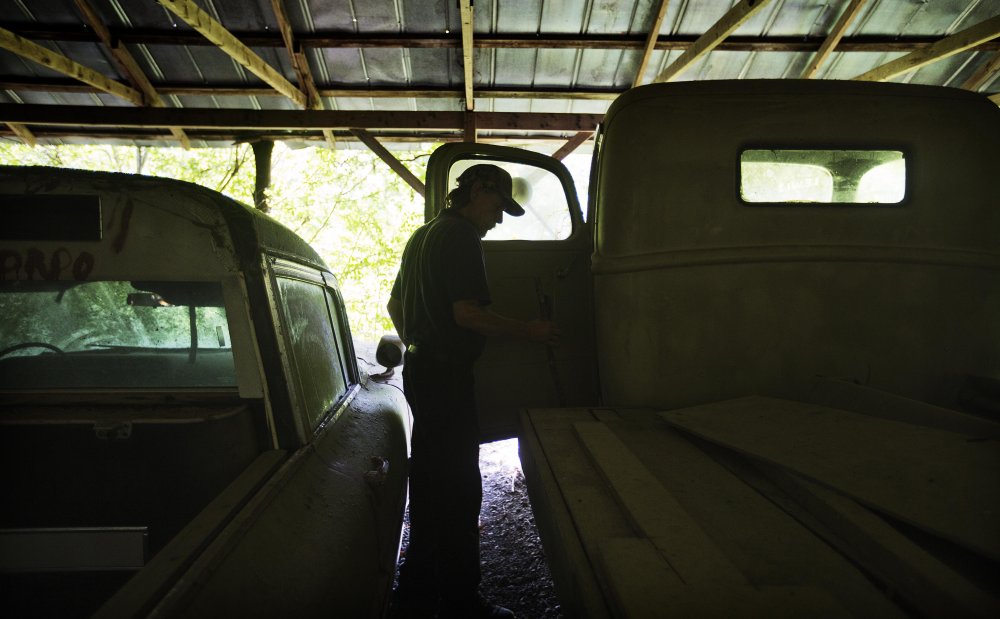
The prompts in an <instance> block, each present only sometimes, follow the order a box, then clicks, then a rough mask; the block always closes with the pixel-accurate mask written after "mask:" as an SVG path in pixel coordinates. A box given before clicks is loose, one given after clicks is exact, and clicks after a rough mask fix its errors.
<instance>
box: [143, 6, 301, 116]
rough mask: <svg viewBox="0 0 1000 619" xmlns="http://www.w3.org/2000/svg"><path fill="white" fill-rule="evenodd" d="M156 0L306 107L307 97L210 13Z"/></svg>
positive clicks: (258, 75) (254, 72)
mask: <svg viewBox="0 0 1000 619" xmlns="http://www.w3.org/2000/svg"><path fill="white" fill-rule="evenodd" d="M157 1H158V2H159V3H160V4H162V5H163V6H165V7H166V8H168V9H170V11H171V12H172V13H173V14H174V15H176V16H177V17H179V18H180V19H182V20H183V21H184V22H185V23H187V25H189V26H191V27H192V28H194V29H195V30H197V31H198V32H200V33H201V34H202V35H203V36H204V37H205V38H206V39H208V40H209V41H211V42H212V43H215V44H216V45H217V46H218V47H219V49H221V50H222V51H223V52H225V53H226V54H228V55H229V56H230V57H231V58H232V59H233V60H235V61H236V62H238V63H240V64H241V65H243V66H244V67H245V68H246V69H247V70H248V71H250V72H251V73H253V74H254V75H256V76H257V77H259V78H260V79H262V80H264V82H265V83H267V84H268V85H269V86H271V88H274V89H275V90H277V91H278V92H280V93H281V94H283V95H285V96H286V97H288V98H289V99H291V100H292V101H294V102H296V103H297V104H299V105H301V106H302V107H305V106H306V102H307V97H306V95H305V93H303V92H302V91H301V90H299V89H298V88H296V87H295V85H294V84H292V83H291V82H289V81H288V80H286V79H285V78H284V77H283V76H282V75H281V74H280V73H278V72H277V71H276V70H275V69H274V67H272V66H271V65H269V64H267V63H266V62H265V61H264V59H263V58H261V57H260V56H258V55H257V54H256V53H254V51H253V50H252V49H250V48H249V47H247V46H246V45H244V44H243V43H242V42H241V41H240V40H239V39H237V38H236V37H235V36H234V35H233V34H232V33H231V32H229V31H228V30H226V28H225V27H224V26H223V25H222V24H220V23H219V22H217V21H215V19H214V18H212V16H211V15H209V14H208V13H206V12H205V11H203V10H202V9H201V7H199V6H198V5H196V4H195V3H194V2H192V0H157Z"/></svg>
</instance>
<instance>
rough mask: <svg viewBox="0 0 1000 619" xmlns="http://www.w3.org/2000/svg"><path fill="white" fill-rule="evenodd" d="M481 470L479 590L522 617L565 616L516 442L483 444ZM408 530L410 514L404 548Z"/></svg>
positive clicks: (404, 536) (528, 618) (480, 455)
mask: <svg viewBox="0 0 1000 619" xmlns="http://www.w3.org/2000/svg"><path fill="white" fill-rule="evenodd" d="M479 469H480V471H481V473H482V475H483V508H482V512H481V514H480V517H479V525H480V553H481V559H482V564H483V581H482V585H481V586H480V591H481V592H482V594H483V595H484V596H485V597H486V598H487V599H489V600H491V601H493V602H494V603H495V604H500V605H501V606H505V607H507V608H509V609H511V610H512V611H514V613H515V614H516V615H517V617H518V619H541V618H558V617H562V616H563V615H562V613H561V612H560V607H559V600H558V599H557V598H556V594H555V589H554V587H553V584H552V575H551V574H550V573H549V566H548V563H546V561H545V555H544V554H543V553H542V542H541V540H540V539H539V537H538V529H537V527H536V526H535V518H534V515H533V514H532V513H531V504H530V503H529V501H528V491H527V488H526V487H525V485H524V473H523V472H522V471H521V467H520V463H519V462H518V461H517V440H516V439H514V440H510V441H500V442H497V443H490V444H488V445H483V446H482V447H481V448H480V450H479ZM408 529H409V518H408V517H407V520H406V522H405V523H404V529H403V548H404V549H405V547H406V542H407V541H408Z"/></svg>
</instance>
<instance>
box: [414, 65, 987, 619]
mask: <svg viewBox="0 0 1000 619" xmlns="http://www.w3.org/2000/svg"><path fill="white" fill-rule="evenodd" d="M998 143H1000V111H998V109H997V107H996V105H994V104H993V103H991V102H990V101H988V100H987V99H985V98H984V97H981V96H979V95H976V94H973V93H969V92H964V91H958V90H954V89H947V88H938V87H923V86H916V85H904V84H880V83H861V82H813V81H797V80H780V81H779V80H775V81H756V80H740V81H719V82H693V83H676V84H655V85H650V86H643V87H640V88H636V89H633V90H630V91H628V92H627V93H625V94H624V95H622V96H621V97H619V98H618V99H617V100H616V101H615V102H614V103H613V105H612V106H611V108H610V109H609V111H608V113H607V115H606V116H605V118H604V122H603V124H602V126H601V129H600V131H599V133H598V135H597V137H596V146H595V152H594V158H593V164H592V172H591V179H590V188H589V196H588V199H587V202H588V203H587V205H586V210H585V211H584V209H583V208H581V207H580V206H578V204H577V201H576V195H575V191H574V190H573V188H572V181H571V180H570V179H569V175H568V173H567V172H566V170H565V168H564V167H563V166H562V165H561V164H559V163H558V162H556V161H555V160H552V159H551V158H546V157H543V156H539V155H534V154H525V153H519V152H516V151H514V150H512V149H502V148H499V147H491V146H488V145H448V146H445V147H442V148H441V149H439V150H438V151H437V152H436V153H435V155H434V156H433V157H432V161H431V164H430V167H429V171H428V196H429V200H428V205H429V206H428V213H429V214H430V213H431V212H433V210H434V209H435V208H437V206H436V205H437V204H438V203H440V201H441V200H440V198H441V197H442V196H443V195H444V194H443V192H444V191H446V188H447V187H448V186H449V183H450V182H451V181H450V179H453V178H454V176H455V171H456V170H460V169H461V167H462V166H464V165H468V164H469V163H470V162H478V161H484V160H486V161H490V162H493V163H497V164H498V165H502V166H507V168H508V171H510V172H511V174H512V175H513V176H515V177H521V178H522V179H524V180H525V183H526V184H527V186H528V187H529V188H530V189H531V191H530V192H525V196H522V198H521V200H520V201H521V202H522V204H525V205H526V207H525V208H526V210H527V211H528V214H527V215H526V216H525V217H524V218H522V219H524V220H526V222H530V221H531V220H532V219H534V224H533V228H534V231H533V232H522V231H516V230H515V231H513V233H514V237H513V238H506V239H500V238H491V237H489V236H487V237H486V239H485V240H484V246H485V254H486V261H487V269H488V273H489V276H490V283H491V287H492V289H493V291H494V295H493V296H494V305H495V307H496V309H497V310H498V311H500V312H501V313H509V314H512V315H520V316H535V317H551V318H553V319H554V320H555V321H556V322H557V323H560V324H561V325H562V327H563V331H564V333H565V338H566V342H565V344H564V345H562V346H559V347H555V348H550V349H538V348H535V349H529V348H527V345H524V344H506V343H505V344H502V345H498V346H494V345H493V342H491V343H490V346H488V351H487V353H486V356H485V357H484V359H483V360H482V363H481V364H480V366H479V367H478V368H477V376H476V381H477V389H478V390H479V394H480V402H479V404H480V408H481V415H482V417H483V419H482V421H481V426H482V427H483V428H484V429H487V428H488V429H491V430H492V432H493V433H495V434H500V435H507V436H510V435H514V434H516V435H518V436H519V438H520V441H521V443H520V444H521V458H522V461H523V463H524V466H525V473H526V478H527V483H528V489H529V493H530V494H531V498H532V504H533V507H534V510H535V513H536V519H537V521H538V522H539V527H540V531H541V537H542V541H543V544H544V545H545V548H546V552H547V554H548V555H549V559H550V563H551V565H552V571H553V576H554V578H555V582H556V588H557V592H558V593H559V596H560V599H561V601H562V603H563V605H564V608H565V609H566V611H567V612H568V613H569V614H570V615H572V616H581V617H648V616H663V615H664V614H665V613H666V612H667V611H668V609H670V611H671V612H677V613H678V616H706V615H711V616H736V615H740V616H743V615H750V616H758V615H759V616H848V615H856V616H879V617H887V616H907V615H910V614H914V613H916V614H918V615H922V616H941V617H944V616H952V615H953V614H956V613H957V614H960V615H968V616H980V615H981V616H992V615H994V614H995V613H996V612H997V610H998V609H1000V602H998V599H1000V591H998V590H997V587H996V583H997V582H1000V580H998V579H997V578H996V576H997V575H998V573H1000V571H998V567H1000V565H998V561H1000V528H998V527H997V514H998V513H1000V491H998V488H1000V486H998V485H997V484H996V472H997V471H998V470H1000V448H998V444H997V438H998V437H1000V425H998V424H997V415H998V413H1000V400H998V398H997V394H998V393H1000V323H998V321H997V316H998V315H1000V287H998V285H997V282H998V279H997V275H998V272H1000V252H998V251H997V239H998V236H1000V208H998V204H997V191H996V173H997V156H996V144H998ZM539 179H549V180H548V181H546V182H548V187H549V189H545V190H536V188H540V187H541V186H542V185H541V182H542V181H540V180H539ZM553 196H555V197H553ZM550 210H551V211H553V212H555V215H552V214H550ZM553 217H556V218H557V219H559V220H560V221H562V222H563V226H562V227H561V228H560V227H557V226H553V225H551V223H548V222H551V221H552V218H553ZM542 222H547V223H546V224H545V225H543V223H542ZM508 225H509V224H504V226H500V227H499V228H498V229H497V230H502V229H503V228H505V227H507V226H508ZM550 230H556V231H557V233H556V234H550V233H549V231H550ZM531 234H535V235H540V236H535V237H532V236H530V235H531ZM512 385H517V389H516V390H515V389H511V386H512ZM484 432H486V430H484ZM484 438H487V437H484Z"/></svg>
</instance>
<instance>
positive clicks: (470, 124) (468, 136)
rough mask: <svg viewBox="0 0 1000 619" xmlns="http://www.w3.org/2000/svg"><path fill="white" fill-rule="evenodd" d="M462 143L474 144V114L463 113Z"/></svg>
mask: <svg viewBox="0 0 1000 619" xmlns="http://www.w3.org/2000/svg"><path fill="white" fill-rule="evenodd" d="M463 135H464V136H465V137H464V141H466V142H471V143H475V142H476V113H475V112H466V113H465V130H464V132H463Z"/></svg>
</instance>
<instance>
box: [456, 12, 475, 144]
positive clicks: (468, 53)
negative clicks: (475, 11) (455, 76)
mask: <svg viewBox="0 0 1000 619" xmlns="http://www.w3.org/2000/svg"><path fill="white" fill-rule="evenodd" d="M459 5H460V7H461V10H462V66H463V67H464V68H465V109H466V111H469V112H471V111H473V110H474V109H475V108H476V101H475V99H474V98H473V96H472V86H473V80H474V79H475V73H473V71H472V30H473V20H472V0H459ZM473 141H475V140H473Z"/></svg>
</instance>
